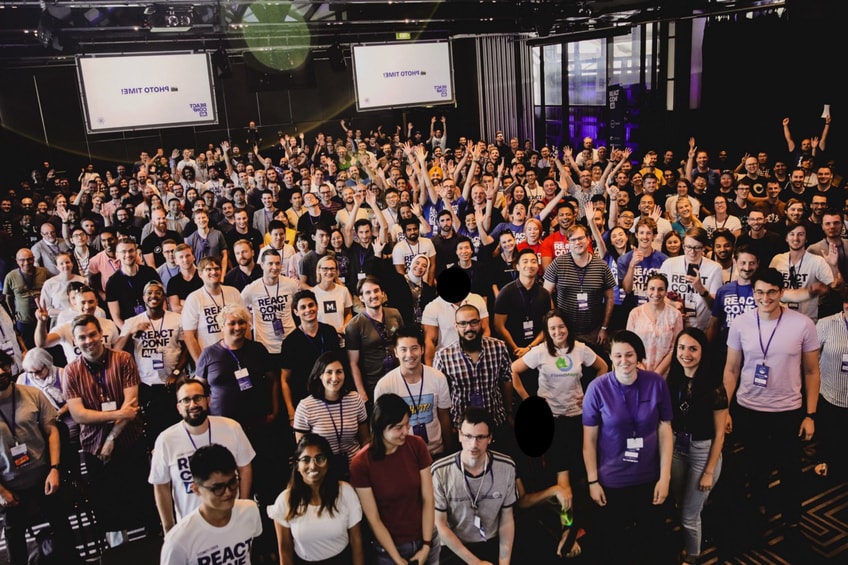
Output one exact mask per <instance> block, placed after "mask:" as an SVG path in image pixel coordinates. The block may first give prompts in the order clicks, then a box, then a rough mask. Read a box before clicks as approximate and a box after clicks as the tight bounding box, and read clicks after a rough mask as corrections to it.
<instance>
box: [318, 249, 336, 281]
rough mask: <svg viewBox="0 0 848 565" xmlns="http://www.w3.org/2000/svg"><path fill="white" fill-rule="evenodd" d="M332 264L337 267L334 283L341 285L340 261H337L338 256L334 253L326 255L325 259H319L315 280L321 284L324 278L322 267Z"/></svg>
mask: <svg viewBox="0 0 848 565" xmlns="http://www.w3.org/2000/svg"><path fill="white" fill-rule="evenodd" d="M330 262H332V263H334V264H335V265H336V276H335V277H333V282H334V283H336V284H339V262H338V260H336V255H335V254H334V253H332V254H331V253H328V254H327V255H324V256H323V257H321V258H320V259H318V264H317V265H316V266H315V280H317V281H318V283H319V284H320V283H321V279H322V278H323V277H321V267H323V266H324V265H326V264H327V263H330Z"/></svg>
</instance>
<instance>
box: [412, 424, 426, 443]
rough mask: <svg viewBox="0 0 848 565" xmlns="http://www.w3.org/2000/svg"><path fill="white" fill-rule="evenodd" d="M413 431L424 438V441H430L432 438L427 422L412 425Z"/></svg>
mask: <svg viewBox="0 0 848 565" xmlns="http://www.w3.org/2000/svg"><path fill="white" fill-rule="evenodd" d="M412 433H413V434H415V435H417V436H418V437H420V438H421V439H423V440H424V443H430V438H429V436H428V435H427V424H415V425H414V426H412Z"/></svg>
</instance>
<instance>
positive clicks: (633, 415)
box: [613, 376, 639, 437]
mask: <svg viewBox="0 0 848 565" xmlns="http://www.w3.org/2000/svg"><path fill="white" fill-rule="evenodd" d="M613 379H615V384H616V386H617V387H618V392H619V393H621V401H622V402H623V403H624V407H625V408H627V414H628V415H629V416H630V424H631V426H632V428H633V437H636V432H637V431H638V430H637V423H636V422H637V418H638V416H639V385H638V384H636V383H634V384H636V387H635V389H636V410H635V412H634V411H633V410H632V409H631V408H630V404H629V403H628V402H627V396H626V395H625V393H624V390H625V389H624V385H623V384H621V383H620V382H619V381H618V379H617V378H615V376H613ZM631 386H632V385H631Z"/></svg>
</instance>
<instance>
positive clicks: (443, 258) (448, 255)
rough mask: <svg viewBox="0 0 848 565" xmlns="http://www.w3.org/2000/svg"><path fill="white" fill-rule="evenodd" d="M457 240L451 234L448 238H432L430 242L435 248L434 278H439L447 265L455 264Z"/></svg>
mask: <svg viewBox="0 0 848 565" xmlns="http://www.w3.org/2000/svg"><path fill="white" fill-rule="evenodd" d="M458 240H459V238H458V237H457V236H456V234H453V236H452V237H450V238H445V237H442V236H441V235H436V236H433V238H432V239H431V240H430V241H432V242H433V247H435V248H436V276H437V277H438V276H439V273H441V272H442V271H443V270H444V269H445V268H446V267H447V266H448V265H449V264H452V263H456V243H457V241H458Z"/></svg>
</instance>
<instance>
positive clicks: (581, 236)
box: [568, 235, 586, 243]
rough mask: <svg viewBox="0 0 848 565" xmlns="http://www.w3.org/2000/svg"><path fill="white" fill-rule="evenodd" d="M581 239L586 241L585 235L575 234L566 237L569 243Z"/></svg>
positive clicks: (577, 241)
mask: <svg viewBox="0 0 848 565" xmlns="http://www.w3.org/2000/svg"><path fill="white" fill-rule="evenodd" d="M581 241H586V236H585V235H578V236H575V237H569V238H568V242H569V243H580V242H581Z"/></svg>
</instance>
